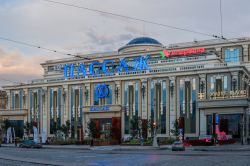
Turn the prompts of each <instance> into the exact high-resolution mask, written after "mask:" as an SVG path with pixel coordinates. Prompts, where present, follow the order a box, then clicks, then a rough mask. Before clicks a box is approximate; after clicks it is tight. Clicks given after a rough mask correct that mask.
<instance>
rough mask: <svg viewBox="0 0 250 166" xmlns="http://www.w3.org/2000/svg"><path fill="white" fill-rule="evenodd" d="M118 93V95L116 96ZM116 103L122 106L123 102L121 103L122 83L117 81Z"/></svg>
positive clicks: (115, 90)
mask: <svg viewBox="0 0 250 166" xmlns="http://www.w3.org/2000/svg"><path fill="white" fill-rule="evenodd" d="M116 93H118V94H116ZM113 94H114V99H115V100H114V101H115V102H114V103H115V104H117V105H121V104H122V103H121V102H122V101H121V98H122V97H121V96H122V90H121V81H116V82H115V89H114V93H113Z"/></svg>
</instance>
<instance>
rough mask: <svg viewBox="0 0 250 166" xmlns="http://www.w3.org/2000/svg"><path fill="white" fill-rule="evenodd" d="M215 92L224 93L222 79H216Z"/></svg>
mask: <svg viewBox="0 0 250 166" xmlns="http://www.w3.org/2000/svg"><path fill="white" fill-rule="evenodd" d="M215 88H216V89H215V90H216V92H221V91H222V80H221V79H216V81H215Z"/></svg>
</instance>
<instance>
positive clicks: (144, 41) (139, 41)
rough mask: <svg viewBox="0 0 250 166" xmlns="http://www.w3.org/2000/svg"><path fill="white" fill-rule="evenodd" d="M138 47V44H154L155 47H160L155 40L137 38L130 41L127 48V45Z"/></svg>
mask: <svg viewBox="0 0 250 166" xmlns="http://www.w3.org/2000/svg"><path fill="white" fill-rule="evenodd" d="M137 44H138V45H139V44H156V45H162V44H161V43H160V42H158V41H157V40H155V39H152V38H150V37H138V38H135V39H133V40H131V41H130V42H129V43H128V44H127V46H129V45H137Z"/></svg>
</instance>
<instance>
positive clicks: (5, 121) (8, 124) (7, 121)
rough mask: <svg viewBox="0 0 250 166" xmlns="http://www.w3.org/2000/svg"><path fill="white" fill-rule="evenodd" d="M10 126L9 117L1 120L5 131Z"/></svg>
mask: <svg viewBox="0 0 250 166" xmlns="http://www.w3.org/2000/svg"><path fill="white" fill-rule="evenodd" d="M10 126H11V122H10V120H9V119H5V120H4V121H3V129H4V130H5V131H6V130H7V129H8V128H9V127H10Z"/></svg>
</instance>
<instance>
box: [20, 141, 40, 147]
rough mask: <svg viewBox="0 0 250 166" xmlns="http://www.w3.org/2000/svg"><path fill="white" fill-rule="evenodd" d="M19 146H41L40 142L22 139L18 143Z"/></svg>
mask: <svg viewBox="0 0 250 166" xmlns="http://www.w3.org/2000/svg"><path fill="white" fill-rule="evenodd" d="M19 147H20V148H42V144H39V143H35V142H34V141H33V140H24V141H22V142H21V143H20V144H19Z"/></svg>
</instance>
